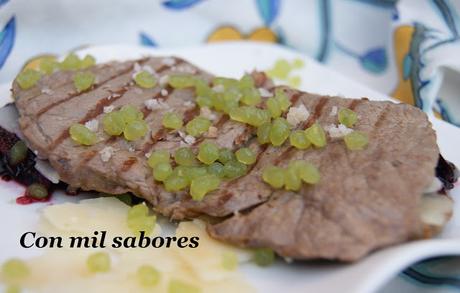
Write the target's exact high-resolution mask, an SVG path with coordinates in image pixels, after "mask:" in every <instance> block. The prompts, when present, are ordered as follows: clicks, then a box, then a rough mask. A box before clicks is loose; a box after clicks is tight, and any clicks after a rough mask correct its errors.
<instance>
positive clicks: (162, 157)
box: [147, 150, 170, 168]
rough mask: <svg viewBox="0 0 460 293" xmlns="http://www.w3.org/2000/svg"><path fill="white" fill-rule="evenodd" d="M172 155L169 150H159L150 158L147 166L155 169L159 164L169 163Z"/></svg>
mask: <svg viewBox="0 0 460 293" xmlns="http://www.w3.org/2000/svg"><path fill="white" fill-rule="evenodd" d="M169 158H170V154H169V152H168V151H167V150H157V151H154V152H152V154H151V155H150V156H149V159H148V161H147V164H148V165H149V166H150V168H154V167H155V166H156V165H158V164H159V163H169Z"/></svg>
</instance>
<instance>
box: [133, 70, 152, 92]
mask: <svg viewBox="0 0 460 293" xmlns="http://www.w3.org/2000/svg"><path fill="white" fill-rule="evenodd" d="M134 81H135V82H136V84H137V85H138V86H140V87H141V88H145V89H150V88H153V87H154V86H155V85H156V84H157V80H156V79H155V77H154V76H153V75H152V74H150V73H149V72H147V71H145V70H142V71H140V72H138V73H137V74H136V75H135V76H134Z"/></svg>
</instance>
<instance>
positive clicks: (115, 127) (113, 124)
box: [102, 111, 126, 136]
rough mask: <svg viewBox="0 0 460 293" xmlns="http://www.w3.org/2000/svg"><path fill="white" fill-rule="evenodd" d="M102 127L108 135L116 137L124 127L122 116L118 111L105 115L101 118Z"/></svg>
mask: <svg viewBox="0 0 460 293" xmlns="http://www.w3.org/2000/svg"><path fill="white" fill-rule="evenodd" d="M102 126H103V128H104V131H105V133H107V134H108V135H112V136H117V135H120V134H122V133H123V130H125V126H126V125H125V121H124V119H123V114H122V113H121V112H119V111H116V112H110V113H107V114H105V115H104V117H103V118H102Z"/></svg>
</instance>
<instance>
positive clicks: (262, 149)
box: [247, 144, 268, 174]
mask: <svg viewBox="0 0 460 293" xmlns="http://www.w3.org/2000/svg"><path fill="white" fill-rule="evenodd" d="M267 149H268V144H263V145H261V146H260V152H259V153H258V154H257V157H256V161H255V162H254V164H252V165H250V166H249V169H248V172H247V173H248V174H249V173H250V172H251V171H252V169H254V167H255V166H256V165H257V164H258V163H259V160H260V158H262V155H263V154H264V153H265V151H266V150H267Z"/></svg>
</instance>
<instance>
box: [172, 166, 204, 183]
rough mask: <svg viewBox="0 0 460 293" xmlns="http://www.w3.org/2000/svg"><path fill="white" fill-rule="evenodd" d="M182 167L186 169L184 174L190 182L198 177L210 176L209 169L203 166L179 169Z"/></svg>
mask: <svg viewBox="0 0 460 293" xmlns="http://www.w3.org/2000/svg"><path fill="white" fill-rule="evenodd" d="M180 167H182V168H184V170H183V171H182V173H183V174H184V177H185V178H186V179H187V180H188V181H190V182H191V181H192V180H194V179H196V178H198V177H201V176H205V175H208V170H207V168H206V167H203V166H189V167H185V166H184V167H183V166H179V167H178V168H180Z"/></svg>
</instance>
